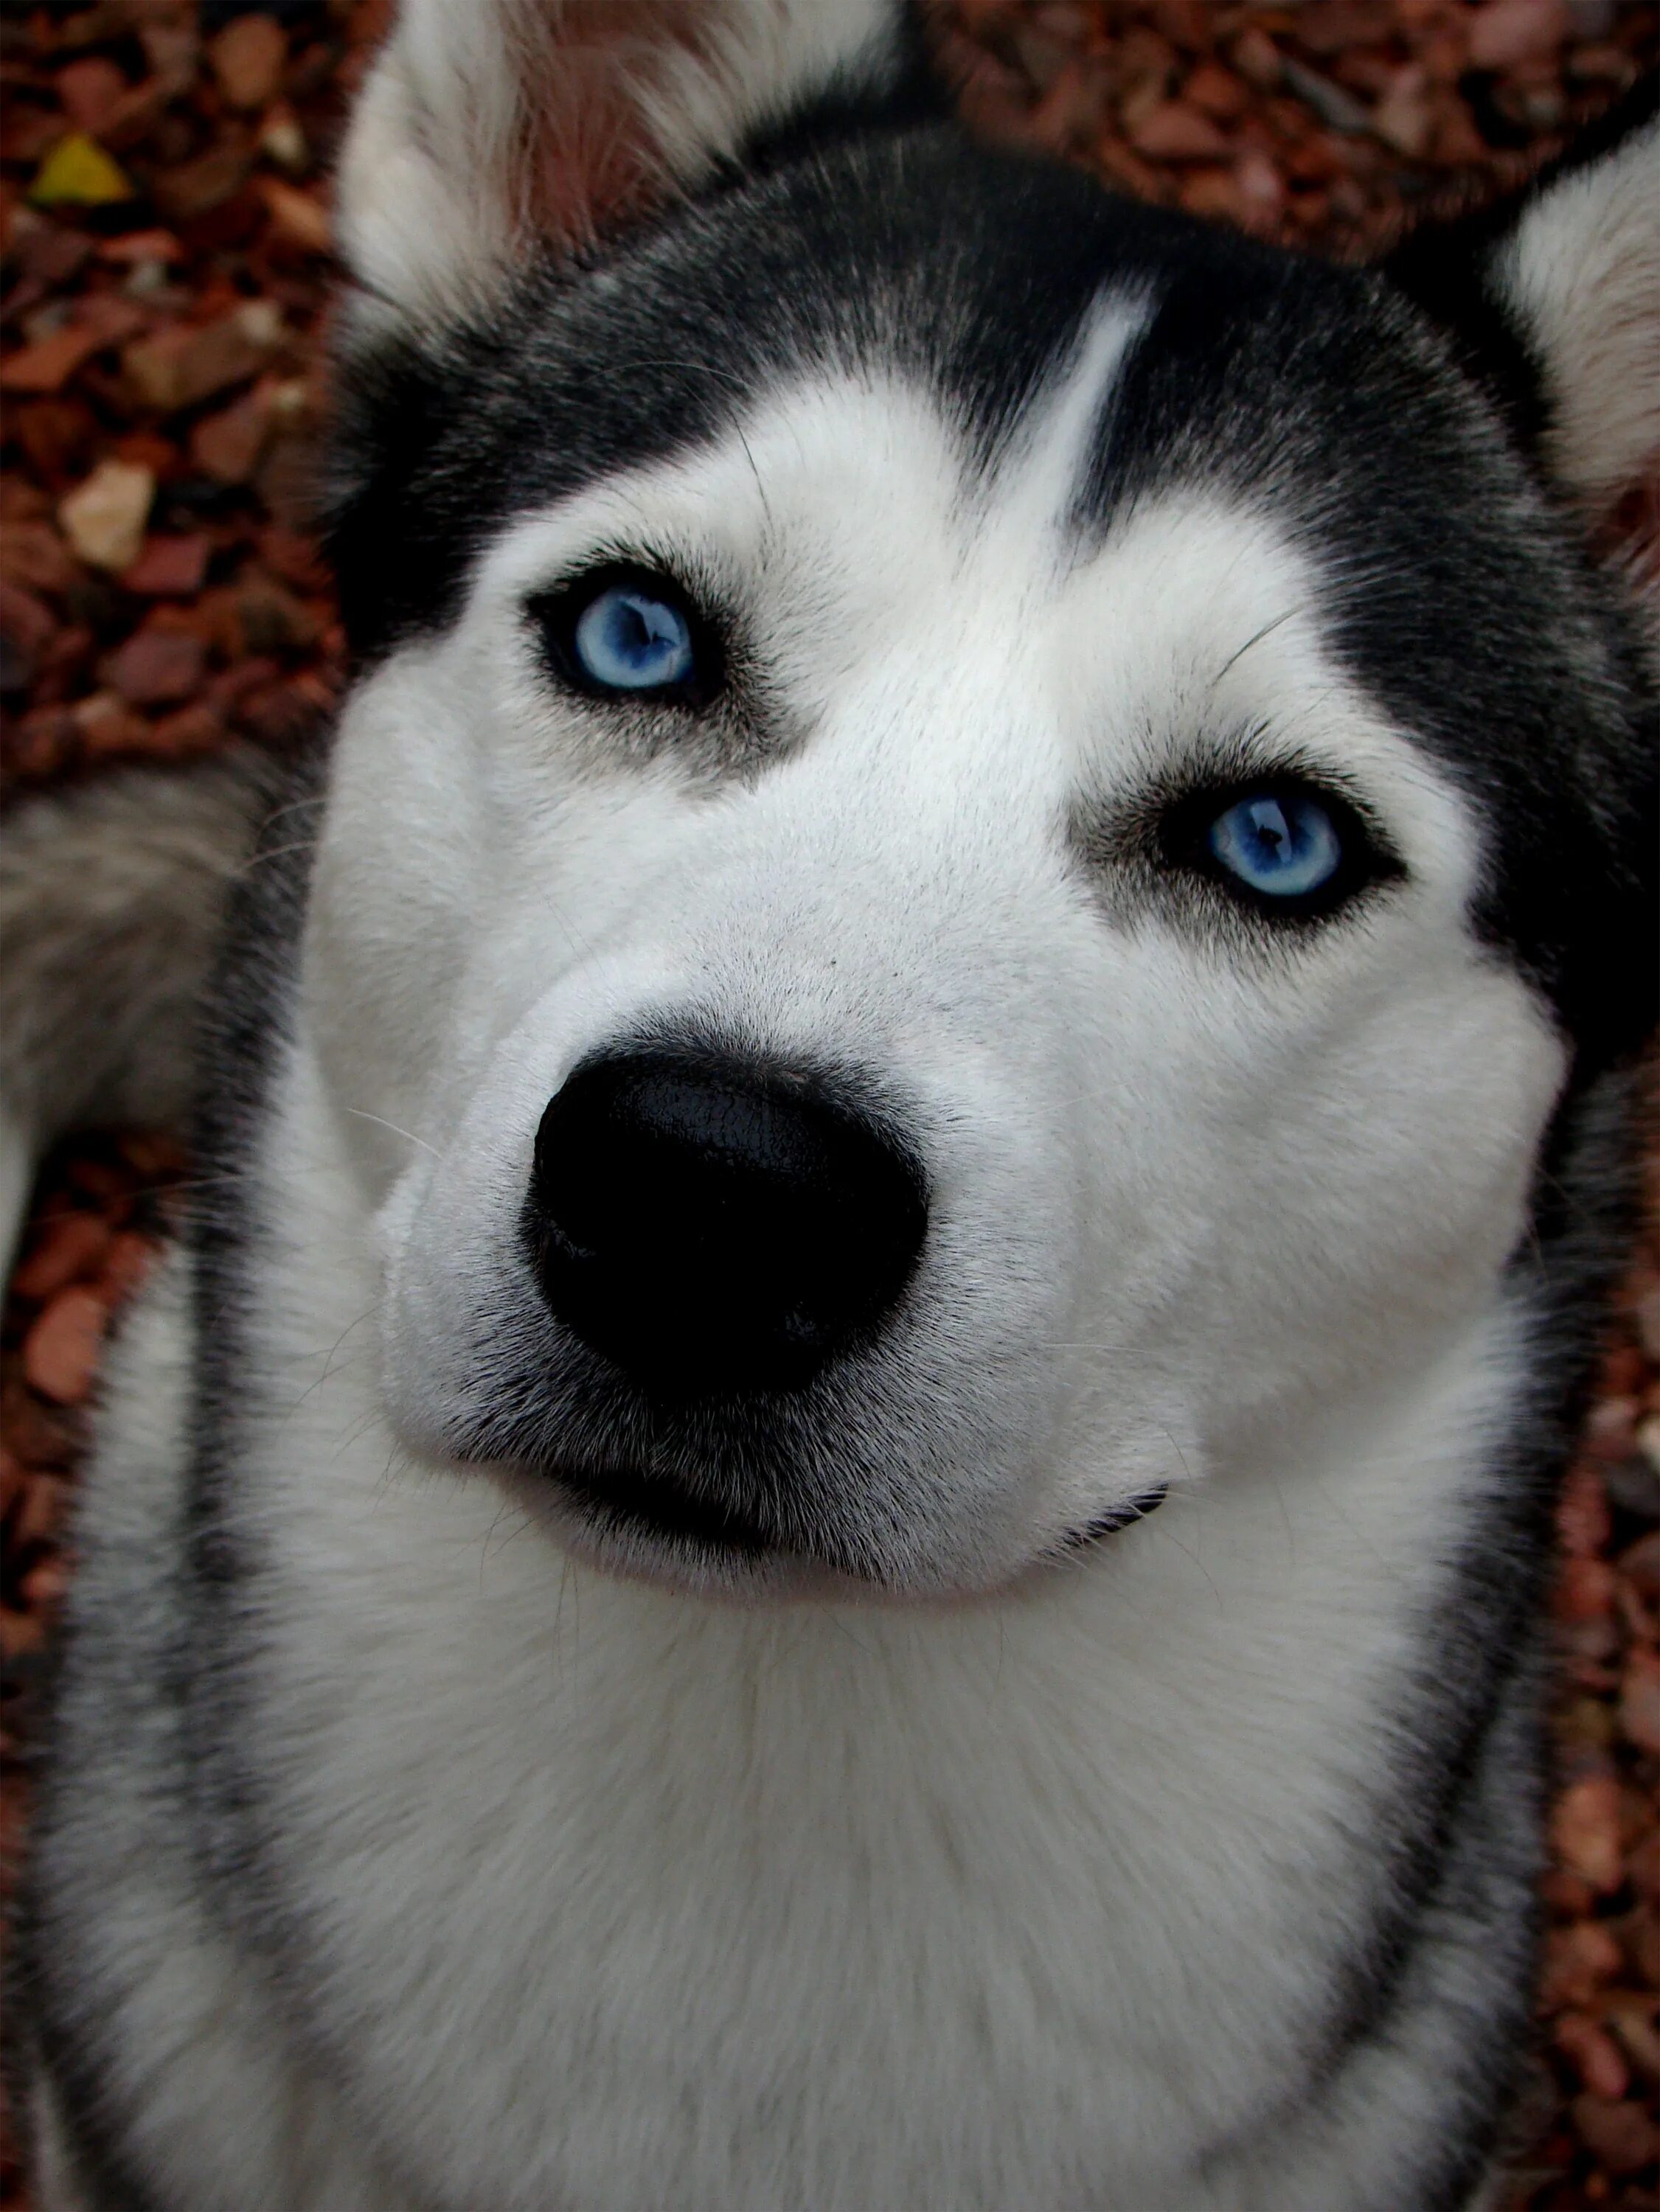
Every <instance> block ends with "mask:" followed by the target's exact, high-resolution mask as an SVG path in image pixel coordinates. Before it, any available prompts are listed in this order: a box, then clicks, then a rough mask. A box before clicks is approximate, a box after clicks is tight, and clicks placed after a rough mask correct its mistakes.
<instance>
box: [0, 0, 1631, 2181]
mask: <svg viewBox="0 0 1660 2212" xmlns="http://www.w3.org/2000/svg"><path fill="white" fill-rule="evenodd" d="M1652 114H1653V103H1652V98H1651V97H1649V98H1648V100H1646V102H1645V103H1639V104H1638V106H1636V107H1635V108H1633V111H1632V112H1627V114H1626V115H1625V116H1624V117H1623V118H1620V122H1619V124H1618V125H1614V126H1612V127H1610V128H1609V129H1608V130H1607V131H1603V132H1602V134H1601V137H1600V138H1599V142H1598V143H1597V144H1596V146H1594V147H1591V148H1590V149H1586V150H1585V151H1584V153H1583V154H1582V155H1579V156H1578V157H1577V158H1576V159H1575V160H1573V161H1571V162H1570V163H1569V164H1568V165H1567V166H1566V167H1564V168H1563V169H1561V170H1560V171H1559V172H1558V173H1555V174H1554V176H1553V177H1552V178H1551V179H1548V180H1547V181H1546V182H1545V183H1544V184H1543V185H1541V186H1540V187H1539V188H1537V189H1536V190H1535V191H1533V192H1531V193H1530V194H1529V195H1528V196H1527V197H1525V198H1523V200H1522V201H1521V202H1520V203H1518V204H1517V205H1516V206H1513V207H1511V208H1508V209H1506V210H1502V211H1500V212H1499V213H1498V214H1496V215H1493V216H1490V217H1488V218H1486V219H1483V220H1481V221H1478V222H1470V223H1466V224H1463V225H1462V226H1455V227H1453V228H1450V229H1449V230H1447V231H1445V232H1438V233H1434V234H1426V235H1424V236H1421V237H1420V238H1419V239H1417V240H1414V241H1413V242H1411V243H1410V244H1409V245H1408V246H1407V247H1406V249H1405V250H1404V251H1403V252H1402V254H1401V256H1400V257H1399V258H1398V259H1397V260H1396V261H1395V263H1394V264H1392V265H1391V266H1389V267H1388V268H1386V269H1383V270H1372V271H1360V270H1344V269H1336V268H1332V267H1328V266H1325V265H1323V264H1318V263H1316V262H1314V261H1311V260H1308V259H1305V258H1300V257H1298V256H1297V255H1295V254H1292V253H1290V252H1280V251H1278V250H1275V249H1272V248H1270V247H1268V246H1263V245H1258V244H1255V243H1252V242H1250V241H1249V240H1245V239H1243V238H1239V237H1235V236H1230V235H1226V234H1222V233H1221V232H1219V231H1218V230H1215V229H1212V228H1205V227H1204V226H1202V225H1201V224H1200V223H1198V222H1194V221H1190V220H1189V219H1187V218H1185V217H1183V216H1177V215H1173V214H1170V213H1166V212H1162V211H1159V210H1152V209H1148V208H1144V207H1140V206H1135V205H1131V204H1126V203H1125V202H1124V201H1122V200H1120V199H1118V198H1115V197H1110V195H1109V194H1107V193H1106V192H1105V191H1102V190H1101V189H1100V188H1098V186H1097V185H1093V184H1091V182H1089V181H1088V180H1086V179H1084V178H1082V177H1080V176H1078V175H1074V174H1073V173H1068V172H1067V171H1064V170H1062V169H1061V168H1059V167H1046V166H1043V165H1042V164H1041V163H1037V162H1035V161H1024V160H1021V159H1018V158H1014V157H1011V156H1006V155H994V154H993V153H990V152H988V151H984V150H980V149H976V148H975V147H974V146H972V145H971V144H970V143H969V142H968V141H967V140H966V139H965V137H963V136H962V135H960V133H959V131H958V129H957V128H956V127H955V126H954V125H952V122H951V120H950V118H949V116H948V114H947V112H946V100H945V99H944V96H943V94H941V93H940V92H939V90H938V89H937V88H936V86H935V84H934V83H933V80H932V78H931V76H930V73H929V70H928V66H927V60H926V58H925V55H924V52H923V48H922V43H921V39H920V37H919V35H918V33H917V31H916V27H915V25H914V24H913V23H912V21H910V19H909V16H908V15H904V14H903V13H902V12H901V9H900V5H899V0H696V4H692V0H570V4H569V5H566V6H563V7H558V6H554V5H551V4H547V5H543V4H538V0H478V4H477V5H469V6H465V7H462V6H457V5H454V4H453V0H408V4H407V5H406V6H405V8H404V13H403V15H402V17H401V19H400V20H399V21H398V25H397V27H396V28H395V30H394V32H393V33H392V37H391V39H390V40H389V43H388V44H387V45H386V47H385V49H384V51H383V52H382V53H381V55H380V58H379V59H378V61H377V62H376V64H375V65H374V70H373V71H372V73H371V75H370V76H369V79H368V84H367V88H366V90H365V91H364V93H363V95H362V100H361V103H360V105H359V107H358V111H357V113H356V120H355V124H354V126H353V128H352V131H351V132H350V139H349V143H348V145H347V148H346V151H345V155H344V167H343V174H342V179H341V184H340V200H339V216H340V225H341V230H342V234H343V236H344V241H345V247H346V253H347V258H348V259H349V262H350V268H351V270H352V272H353V275H354V277H355V280H356V283H355V289H353V291H352V293H351V296H350V299H349V300H348V301H347V302H346V304H345V306H344V309H343V311H342V317H341V321H340V325H339V331H338V341H337V352H338V365H339V376H340V388H341V392H342V395H343V396H342V419H341V423H340V428H339V435H338V439H337V453H336V473H335V476H334V478H333V489H332V537H333V547H334V554H335V557H336V560H337V566H338V572H339V577H340V582H341V587H342V591H343V592H344V601H345V607H346V612H347V619H348V622H349V626H350V635H351V637H352V640H353V642H354V646H355V651H356V671H357V672H356V681H355V684H354V688H353V690H352V691H351V694H350V699H349V701H348V702H347V704H346V706H345V708H344V712H343V714H341V716H340V719H339V723H338V727H337V730H336V732H335V733H334V735H333V738H332V741H331V744H329V746H328V747H327V749H326V759H325V760H324V759H323V758H322V757H319V758H318V759H317V761H316V762H315V763H313V766H311V767H310V768H308V769H307V770H306V771H305V772H304V773H303V774H301V775H298V776H297V777H296V778H295V780H294V781H293V782H292V784H291V786H290V787H289V788H288V789H286V790H285V791H284V792H283V793H279V794H278V795H277V799H276V802H275V804H274V807H273V811H272V812H271V820H270V824H269V827H268V829H266V831H265V836H264V841H263V843H262V844H261V846H260V848H259V849H258V854H256V855H255V857H254V858H253V860H252V861H251V862H250V863H249V864H248V865H247V866H246V867H244V868H240V869H239V867H238V852H239V846H238V839H239V836H240V824H241V823H244V822H245V821H247V820H249V819H250V818H251V813H252V807H253V805H254V802H253V800H252V799H251V798H250V797H249V795H248V790H249V782H248V779H247V777H246V775H245V773H244V772H243V771H242V770H241V769H239V768H238V767H237V766H236V765H234V764H231V765H228V766H223V767H220V768H216V769H213V770H212V771H210V772H208V773H205V774H199V775H195V776H193V777H189V778H185V779H183V780H177V779H175V780H171V781H170V780H169V779H167V778H165V777H155V778H151V779H149V780H145V779H142V778H135V779H133V780H131V781H129V782H127V783H125V784H113V785H110V786H107V787H103V788H101V789H97V790H94V791H92V792H90V793H88V794H87V795H86V797H85V798H84V799H81V800H79V801H68V800H65V801H60V802H58V803H56V804H43V805H40V806H38V807H37V808H35V809H34V810H33V811H32V812H27V813H25V814H24V815H23V816H22V817H20V819H19V821H18V823H17V826H16V828H15V831H14V833H13V836H12V837H11V840H10V845H9V862H8V866H9V875H8V878H7V889H6V892H5V899H6V906H5V912H4V919H5V921H6V922H7V925H8V927H9V932H10V935H11V939H12V945H13V954H12V959H11V962H10V966H9V980H8V982H7V986H6V989H7V994H8V996H7V1000H6V1010H7V1017H8V1019H9V1024H10V1026H11V1031H12V1094H11V1100H10V1105H9V1114H10V1117H11V1120H10V1127H11V1130H12V1133H13V1139H14V1142H15V1146H32V1145H35V1144H37V1143H38V1142H39V1141H40V1139H41V1138H42V1137H43V1136H44V1135H45V1134H46V1133H49V1131H50V1129H51V1128H52V1127H56V1126H58V1124H61V1123H62V1122H63V1121H65V1120H66V1119H68V1118H70V1117H71V1116H72V1115H76V1114H86V1113H92V1112H99V1111H108V1110H115V1109H122V1108H133V1107H137V1109H140V1110H143V1111H147V1112H148V1111H152V1110H162V1109H165V1108H166V1107H167V1105H168V1104H169V1103H173V1101H175V1100H176V1096H177V1094H178V1093H179V1091H180V1090H181V1088H183V1087H184V1086H183V1085H182V1083H181V1079H180V1076H179V1067H180V1066H181V1064H182V1062H181V1059H180V1055H181V1054H182V1047H181V1046H180V1045H179V1042H178V1039H179V1036H180V1034H181V1024H182V1021H183V1019H184V1015H183V1011H182V1010H183V1008H184V1006H185V1002H186V1001H187V1000H188V999H189V996H190V994H191V988H192V980H193V973H194V968H195V964H196V963H197V962H198V957H199V953H200V948H201V946H202V945H204V944H205V942H206V941H207V939H208V937H209V936H210V933H211V929H212V916H213V914H214V912H215V908H216V894H215V889H214V887H215V886H216V884H218V883H219V882H220V881H221V880H222V878H224V877H225V876H226V875H227V874H228V873H233V872H235V873H240V877H241V886H240V891H239V893H238V895H237V896H236V897H235V899H234V902H233V903H234V915H233V918H232V921H231V924H230V927H229V946H228V951H227V952H226V954H225V956H224V958H223V960H222V963H221V966H220V970H219V975H218V981H217V982H216V985H215V986H214V987H213V990H212V992H211V994H210V1010H209V1013H208V1016H207V1020H206V1030H205V1035H206V1042H205V1045H204V1073H203V1079H202V1085H201V1089H202V1097H203V1102H204V1103H203V1104H202V1108H201V1115H200V1122H199V1142H200V1148H201V1159H202V1167H203V1196H202V1199H201V1201H200V1203H199V1205H198V1208H197V1210H196V1214H195V1218H194V1220H193V1222H192V1225H191V1227H190V1230H189V1232H188V1234H187V1235H186V1237H185V1239H184V1241H183V1243H182V1246H181V1248H180V1249H179V1250H178V1252H177V1253H176V1255H174V1256H173V1259H172V1260H171V1261H170V1262H169V1263H168V1264H167V1267H165V1269H164V1270H163V1272H162V1273H161V1277H160V1279H158V1280H156V1281H155V1283H154V1285H152V1286H151V1287H150V1288H149V1290H148V1291H147V1292H146V1293H145V1295H144V1297H143V1303H142V1305H141V1306H140V1308H139V1310H137V1312H136V1314H135V1315H134V1316H133V1317H132V1319H131V1322H130V1323H129V1325H128V1326H127V1328H126V1329H125V1334H124V1336H123V1340H122V1341H121V1343H120V1345H119V1349H118V1352H117V1355H116V1358H115V1359H114V1363H113V1372H112V1376H111V1378H110V1381H109V1383H108V1388H107V1393H106V1402H105V1405H104V1407H103V1413H102V1419H101V1427H100V1446H99V1450H98V1458H97V1465H96V1468H95V1470H94V1474H93V1477H92V1480H91V1483H90V1486H89V1492H88V1497H87V1500H86V1504H85V1509H84V1511H83V1513H82V1519H81V1522H80V1526H79V1537H78V1542H79V1549H80V1553H81V1562H82V1563H81V1568H80V1573H79V1578H78V1580H77V1583H76V1587H75V1591H74V1595H73V1601H72V1604H71V1607H70V1614H71V1620H70V1641H69V1647H68V1652H67V1657H66V1661H65V1664H64V1670H63V1675H62V1680H61V1687H60V1689H59V1691H58V1695H57V1699H56V1704H55V1711H54V1717H53V1721H52V1729H51V1733H50V1741H49V1744H48V1746H47V1759H46V1771H45V1775H44V1778H43V1784H42V1791H41V1799H40V1819H39V1820H38V1823H37V1825H36V1831H35V1841H34V1850H33V1871H32V1875H31V1878H30V1881H29V1885H28V1902H27V1910H26V1912H25V1915H24V1920H23V1924H22V1926H21V1929H20V1931H19V1942H20V1944H21V1952H22V1956H21V1969H20V1972H21V2001H22V2002H21V2009H22V2012H23V2015H24V2017H25V2021H26V2041H27V2047H26V2049H25V2051H23V2053H22V2063H23V2065H24V2068H25V2069H26V2072H27V2080H28V2085H29V2086H28V2088H27V2105H28V2108H29V2111H30V2113H31V2116H32V2123H33V2136H34V2141H35V2159H36V2164H37V2167H38V2179H39V2186H40V2191H41V2194H42V2198H43V2202H44V2203H45V2204H46V2206H48V2207H51V2208H63V2207H78V2208H104V2212H112V2208H117V2207H119V2208H120V2209H121V2212H209V2208H212V2212H295V2208H314V2212H484V2208H488V2212H635V2208H661V2212H796V2208H800V2212H873V2208H875V2209H876V2212H978V2208H986V2212H993V2209H994V2212H1062V2208H1065V2212H1224V2208H1227V2212H1245V2208H1252V2212H1432V2208H1433V2209H1434V2212H1452V2208H1462V2207H1468V2206H1471V2205H1473V2204H1475V2203H1481V2202H1484V2201H1486V2192H1487V2191H1490V2190H1491V2188H1492V2187H1493V2177H1494V2174H1495V2172H1496V2167H1495V2160H1496V2157H1497V2154H1498V2150H1497V2147H1498V2145H1499V2142H1500V2140H1501V2136H1502V2132H1503V2129H1504V2126H1505V2116H1506V2113H1507V2112H1508V2110H1509V2109H1510V2106H1511V2100H1512V2097H1513V2094H1514V2092H1515V2087H1516V2083H1517V2074H1518V2063H1519V2056H1520V2053H1521V2051H1522V2050H1523V2044H1524V2026H1525V2021H1526V2017H1527V2012H1528V2002H1529V1977H1530V1974H1531V1972H1532V1967H1533V1960H1534V1921H1533V1909H1532V1905H1531V1902H1530V1899H1531V1897H1532V1893H1533V1885H1534V1880H1535V1870H1536V1868H1537V1864H1538V1861H1539V1856H1540V1844H1539V1780H1540V1743H1539V1729H1538V1707H1539V1696H1540V1676H1541V1663H1540V1662H1541V1653H1540V1648H1539V1635H1538V1630H1537V1626H1536V1623H1537V1620H1538V1618H1539V1614H1540V1595H1541V1575H1542V1572H1543V1565H1544V1561H1545V1557H1546V1548H1547V1547H1546V1532H1547V1526H1548V1511H1549V1505H1550V1499H1551V1495H1552V1489H1553V1484H1554V1479H1555V1476H1556V1473H1557V1470H1558V1469H1559V1468H1560V1464H1561V1462H1562V1458H1563V1454H1564V1450H1565V1444H1566V1438H1567V1437H1568V1436H1569V1434H1570V1433H1571V1428H1572V1420H1573V1417H1574V1412H1575V1408H1576V1406H1577V1404H1578V1400H1579V1397H1580V1395H1581V1391H1582V1388H1583V1385H1584V1380H1585V1376H1586V1373H1587V1370H1588V1364H1589V1361H1590V1354H1591V1348H1592V1343H1593V1338H1594V1334H1595V1329H1596V1298H1597V1295H1598V1292H1599V1289H1600V1287H1601V1286H1602V1285H1603V1284H1604V1283H1605V1282H1606V1279H1607V1276H1608V1271H1609V1269H1610V1268H1611V1267H1612V1266H1613V1265H1614V1263H1615V1260H1616V1257H1617V1254H1618V1250H1619V1239H1620V1222H1621V1218H1622V1212H1621V1210H1622V1207H1623V1205H1624V1202H1625V1200H1624V1191H1625V1184H1626V1173H1627V1164H1628V1162H1627V1154H1628V1150H1629V1138H1628V1134H1627V1119H1628V1097H1629V1091H1630V1087H1631V1070H1632V1066H1633V1058H1634V1055H1635V1053H1636V1050H1637V1048H1638V1047H1639V1044H1640V1042H1641V1041H1642V1039H1643V1037H1644V1036H1645V1032H1646V1031H1647V1030H1648V1028H1649V1027H1650V1025H1651V1022H1652V1019H1653V1017H1654V1006H1655V991H1654V969H1653V961H1652V931H1651V910H1650V905H1649V901H1650V898H1651V891H1652V881H1653V866H1654V848H1653V835H1654V737H1655V724H1654V706H1653V701H1654V693H1653V690H1652V683H1653V677H1652V668H1653V661H1652V651H1653V635H1654V632H1653V629H1652V621H1653V617H1652V600H1651V598H1648V599H1645V590H1646V589H1647V585H1646V583H1645V573H1644V571H1643V570H1642V568H1641V564H1640V562H1639V565H1638V567H1637V568H1636V569H1634V570H1633V568H1631V567H1630V565H1629V564H1626V563H1622V562H1620V561H1619V560H1617V559H1614V558H1613V557H1612V556H1610V557H1608V558H1602V557H1601V556H1599V554H1598V553H1597V551H1596V549H1597V548H1598V547H1599V546H1600V545H1602V544H1603V543H1604V542H1605V541H1611V540H1612V539H1613V538H1617V536H1618V534H1619V533H1618V530H1617V528H1615V529H1613V530H1610V529H1608V527H1606V526H1607V524H1608V518H1609V517H1610V516H1613V517H1614V518H1615V520H1616V522H1617V521H1618V519H1619V518H1620V516H1621V515H1622V514H1623V515H1628V514H1629V512H1630V509H1631V501H1630V500H1629V498H1628V497H1627V496H1626V495H1628V493H1629V492H1630V489H1631V488H1632V487H1633V486H1636V485H1638V484H1639V483H1640V482H1641V481H1642V478H1643V475H1644V471H1645V469H1646V468H1650V467H1651V466H1652V465H1653V461H1654V458H1655V456H1656V454H1657V453H1660V131H1657V126H1656V125H1655V123H1654V122H1653V120H1652ZM1622 499H1624V501H1625V503H1624V505H1623V506H1622ZM1645 623H1648V624H1649V625H1650V627H1649V629H1647V630H1645ZM71 973H73V974H74V975H76V981H75V982H74V986H73V987H72V988H66V987H64V983H63V978H64V976H65V975H69V974H71Z"/></svg>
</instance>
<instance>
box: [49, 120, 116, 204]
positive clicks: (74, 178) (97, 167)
mask: <svg viewBox="0 0 1660 2212" xmlns="http://www.w3.org/2000/svg"><path fill="white" fill-rule="evenodd" d="M29 197H30V198H31V199H32V200H33V202H34V204H35V205H36V207H107V206H108V205H109V204H111V203H112V201H115V200H130V199H132V198H134V197H137V195H136V194H135V192H134V190H133V185H132V181H131V178H129V176H128V175H127V173H126V171H125V169H123V168H122V167H121V166H120V165H119V162H116V161H111V159H110V157H109V155H107V154H106V152H105V151H104V149H103V148H102V147H101V146H100V144H99V143H98V141H97V140H96V139H95V138H89V137H88V136H87V134H86V132H85V131H70V135H69V137H67V138H60V139H59V140H58V143H57V144H56V145H55V146H54V147H53V148H52V151H51V153H50V154H48V155H47V156H46V160H45V161H42V163H41V164H40V171H39V173H38V174H37V175H36V177H35V179H34V182H33V184H32V185H30V186H29Z"/></svg>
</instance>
